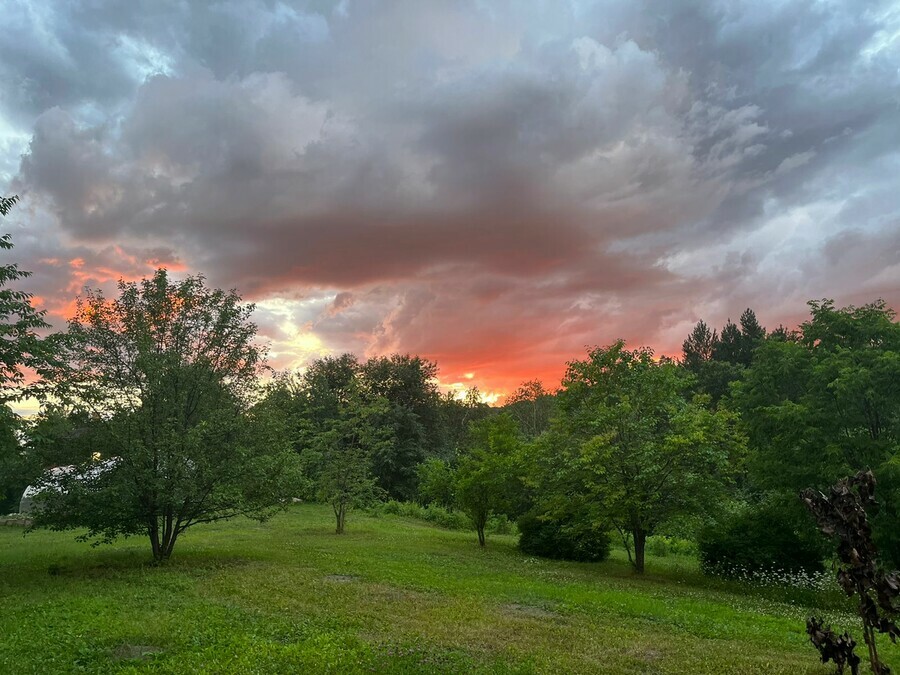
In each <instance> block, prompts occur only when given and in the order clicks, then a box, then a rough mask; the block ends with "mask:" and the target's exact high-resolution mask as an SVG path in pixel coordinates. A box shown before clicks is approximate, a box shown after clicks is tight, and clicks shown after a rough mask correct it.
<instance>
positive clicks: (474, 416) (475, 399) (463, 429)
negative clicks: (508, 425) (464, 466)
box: [439, 387, 493, 464]
mask: <svg viewBox="0 0 900 675" xmlns="http://www.w3.org/2000/svg"><path fill="white" fill-rule="evenodd" d="M439 406H440V412H441V422H442V426H443V428H444V434H445V436H444V447H443V451H442V453H441V457H442V459H444V460H447V461H449V462H450V463H451V464H453V463H455V462H456V460H457V457H458V455H459V454H460V453H461V452H462V451H463V448H464V447H465V445H466V442H467V441H468V438H469V425H470V424H472V422H477V421H478V420H482V419H484V418H485V417H489V416H490V415H491V414H492V413H493V411H492V409H491V407H490V406H489V405H488V404H487V403H485V402H484V401H482V400H481V393H480V392H479V391H478V387H471V388H469V389H467V390H466V393H465V396H464V397H463V398H462V399H460V398H458V397H457V395H456V394H454V393H453V392H447V393H446V394H445V395H444V396H442V397H441V398H440V403H439Z"/></svg>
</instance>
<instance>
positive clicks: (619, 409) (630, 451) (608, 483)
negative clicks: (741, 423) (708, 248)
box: [555, 341, 743, 572]
mask: <svg viewBox="0 0 900 675" xmlns="http://www.w3.org/2000/svg"><path fill="white" fill-rule="evenodd" d="M685 386H686V382H685V379H684V378H683V377H681V375H680V374H679V371H678V367H677V365H676V364H675V363H674V362H672V361H670V360H667V359H660V360H658V361H657V360H656V359H654V357H653V352H652V351H651V350H650V349H647V348H641V349H637V350H634V351H629V350H627V349H625V345H624V342H622V341H619V342H617V343H615V344H613V345H610V346H609V347H604V348H595V349H592V350H591V351H590V352H589V353H588V358H587V359H585V360H583V361H573V362H571V363H569V365H568V370H567V373H566V376H565V378H564V379H563V388H562V390H561V391H560V393H559V396H558V399H559V403H558V405H559V413H558V416H557V420H556V423H555V429H556V431H557V438H558V439H559V441H560V447H558V448H557V449H556V450H557V457H558V459H557V464H558V466H560V467H561V470H564V471H566V472H567V473H569V472H570V478H569V479H568V481H567V482H568V483H569V484H570V486H573V487H577V491H578V493H580V495H581V496H582V498H584V499H585V500H586V501H587V502H589V503H591V504H593V505H596V508H597V509H598V514H597V515H598V516H599V517H602V518H603V519H605V520H606V521H607V522H609V523H611V524H612V525H613V526H614V527H615V528H616V529H617V530H618V531H619V533H620V534H621V535H622V537H623V541H624V542H625V544H626V549H627V550H628V555H629V559H630V560H631V562H632V564H633V566H634V568H635V570H636V571H638V572H643V570H644V552H645V544H646V540H647V537H648V536H649V535H651V534H653V532H654V531H655V530H656V529H657V527H658V526H660V525H661V524H663V523H665V522H667V521H669V520H670V519H672V518H674V517H676V516H681V515H691V514H699V513H703V512H705V511H709V510H710V509H711V508H713V506H714V504H715V503H716V499H717V498H719V497H720V495H721V494H722V490H723V487H724V485H725V484H727V482H728V481H729V474H730V467H731V465H732V462H733V461H734V458H735V457H736V456H737V455H739V454H740V453H741V452H742V449H743V438H742V436H741V435H740V433H739V432H738V431H737V428H736V427H737V419H736V417H735V416H734V415H733V414H731V413H729V412H727V411H725V410H718V411H710V410H709V409H707V407H706V406H705V405H703V404H702V402H691V401H688V400H686V398H685V396H684V390H685ZM632 547H633V555H632Z"/></svg>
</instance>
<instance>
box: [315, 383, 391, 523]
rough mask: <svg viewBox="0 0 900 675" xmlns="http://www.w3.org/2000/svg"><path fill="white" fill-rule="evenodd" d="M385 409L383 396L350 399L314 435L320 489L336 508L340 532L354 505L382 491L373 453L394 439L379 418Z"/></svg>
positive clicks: (374, 498)
mask: <svg viewBox="0 0 900 675" xmlns="http://www.w3.org/2000/svg"><path fill="white" fill-rule="evenodd" d="M386 410H387V402H386V401H385V400H384V399H378V400H377V401H376V402H375V403H369V404H366V403H364V402H362V401H354V400H350V401H348V404H347V405H346V406H345V407H343V408H342V409H341V411H340V412H339V414H338V416H337V417H336V418H334V419H332V420H329V421H328V422H327V423H326V427H327V429H326V430H325V431H324V432H322V433H320V434H319V435H318V436H317V437H316V439H315V444H314V446H313V448H314V451H316V452H317V453H318V454H319V461H318V464H319V470H318V481H317V482H318V493H319V497H320V498H321V499H322V500H323V501H325V502H326V503H328V504H330V505H331V508H332V509H333V510H334V517H335V532H336V533H337V534H343V533H344V527H345V524H346V520H347V514H348V513H349V511H350V510H351V509H353V508H357V507H362V506H368V505H369V504H371V503H372V502H374V501H376V500H377V499H378V498H379V497H380V496H381V494H383V491H382V490H381V489H380V488H379V487H378V485H377V481H376V479H375V477H374V476H373V474H372V457H373V456H374V455H375V454H376V453H377V452H378V450H379V449H380V448H382V447H384V446H387V445H390V444H391V442H392V439H391V437H390V435H389V433H387V432H388V429H387V427H385V426H383V425H382V424H380V419H379V418H380V417H381V416H383V415H384V414H385V412H386Z"/></svg>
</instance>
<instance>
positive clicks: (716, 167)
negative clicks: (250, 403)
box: [0, 0, 900, 392]
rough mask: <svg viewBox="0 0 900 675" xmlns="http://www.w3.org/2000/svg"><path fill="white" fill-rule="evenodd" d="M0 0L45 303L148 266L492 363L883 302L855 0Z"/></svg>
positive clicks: (296, 333)
mask: <svg viewBox="0 0 900 675" xmlns="http://www.w3.org/2000/svg"><path fill="white" fill-rule="evenodd" d="M9 16H10V26H11V28H12V30H9V31H7V32H6V33H5V34H4V36H3V37H2V38H0V64H3V65H2V66H0V80H2V82H3V83H4V85H5V91H7V92H8V94H7V96H5V97H4V99H3V101H0V121H2V122H3V124H0V152H6V156H4V157H2V158H0V171H5V172H7V173H12V174H14V175H12V177H11V180H10V183H9V185H8V188H7V189H8V190H10V191H17V192H20V193H21V194H22V195H23V197H24V201H23V204H22V206H21V208H19V209H18V211H17V212H16V215H15V216H14V217H13V218H12V219H11V220H10V225H11V226H12V227H13V228H14V231H15V235H16V240H17V242H18V246H17V248H16V249H15V254H16V256H17V257H18V259H20V260H22V261H23V266H24V267H26V268H28V267H31V268H32V269H34V270H35V271H36V272H37V274H36V275H35V277H33V278H32V279H33V282H34V287H35V288H36V289H37V290H36V292H38V293H39V295H40V296H41V298H42V301H43V302H44V303H46V306H48V307H51V306H52V307H53V308H54V309H53V311H54V312H55V313H56V314H57V315H59V316H63V315H64V314H65V308H66V307H67V303H69V302H70V301H71V297H72V295H73V294H74V293H76V292H77V291H78V289H79V288H80V287H81V286H82V285H83V284H84V283H88V284H95V285H104V284H106V285H108V284H109V283H110V282H111V280H113V279H114V278H115V276H116V275H117V274H121V275H124V276H125V277H126V278H133V277H136V276H140V275H142V274H146V273H147V272H148V271H149V270H151V269H152V267H153V265H155V264H168V265H170V266H174V267H176V268H177V269H178V270H179V273H181V274H185V273H189V272H203V273H205V274H207V276H208V277H209V278H210V280H211V282H212V283H215V284H216V285H220V286H225V287H237V288H239V289H240V290H242V291H243V292H244V294H245V295H246V296H247V297H248V298H250V299H253V300H255V301H257V303H258V309H257V316H258V320H259V324H260V329H261V332H262V334H263V335H264V336H265V337H266V338H267V339H270V340H271V341H272V345H273V349H272V353H273V359H274V360H275V361H276V362H277V364H279V365H280V366H283V367H287V366H292V367H293V366H297V365H302V363H303V362H304V361H305V360H307V359H309V358H314V357H315V356H317V355H321V354H323V353H328V352H329V351H343V350H353V351H356V352H358V353H360V354H374V353H380V352H383V351H389V350H397V351H404V352H406V351H409V352H418V353H422V354H423V355H425V356H428V357H430V358H435V359H437V360H438V361H439V362H440V363H441V364H442V366H443V367H444V368H445V377H446V378H447V382H459V381H462V380H463V379H466V381H469V380H468V379H467V378H464V375H465V374H466V373H471V374H472V375H473V378H472V380H471V381H472V382H474V383H476V384H479V386H483V388H484V387H489V388H491V389H492V390H494V391H498V392H501V391H504V390H509V389H511V388H512V387H513V386H514V385H515V384H516V382H517V381H518V380H522V379H527V378H530V377H532V376H535V375H537V376H540V377H544V378H548V379H551V380H552V379H553V378H558V376H559V375H560V374H561V372H562V368H563V365H564V362H565V361H566V360H568V359H571V358H575V357H577V356H579V355H580V354H581V353H582V351H583V348H584V347H585V346H586V345H590V344H598V343H600V344H602V343H608V342H611V341H612V340H614V339H616V338H618V337H625V338H628V339H629V340H631V341H633V342H636V343H638V342H639V343H646V344H651V345H654V346H655V347H657V348H658V349H659V350H660V351H664V352H669V353H673V352H675V351H677V349H678V348H679V346H680V342H681V340H682V339H683V337H684V334H686V333H687V331H688V330H689V329H690V326H691V324H692V323H693V322H694V321H695V320H697V319H699V318H704V319H706V320H707V321H708V322H710V323H713V324H716V325H718V324H721V323H722V322H724V320H725V319H726V318H727V317H729V316H731V317H732V318H733V317H735V316H737V315H739V313H740V312H741V311H742V310H743V308H744V307H746V306H753V307H755V308H756V310H757V313H758V314H759V315H760V317H761V319H762V320H763V321H764V322H766V323H769V324H771V325H775V324H777V323H778V322H780V321H785V322H790V321H793V320H795V319H796V318H797V317H798V316H801V315H802V313H803V311H804V309H805V305H804V303H805V301H806V300H807V299H809V298H810V297H823V296H833V297H835V298H836V299H837V300H838V301H839V302H841V301H847V302H849V301H853V302H859V301H860V298H867V297H868V296H869V295H871V296H872V297H874V296H875V295H881V296H883V297H885V299H887V300H888V301H889V302H891V303H893V304H894V305H895V306H897V305H900V278H898V276H897V267H896V256H895V255H894V254H895V253H896V232H897V231H898V223H900V201H898V197H897V195H896V190H895V188H894V186H893V179H892V176H895V175H896V170H897V168H898V164H900V153H898V151H897V148H898V147H900V124H898V122H900V120H898V116H900V113H898V110H897V105H896V100H895V97H894V96H893V94H892V92H894V91H896V90H897V86H898V84H900V82H898V79H900V75H898V73H900V69H898V65H900V40H898V39H897V35H898V34H900V15H898V14H897V13H896V11H893V10H892V9H891V5H890V4H889V3H886V2H885V3H869V4H867V6H866V7H865V8H863V9H859V8H854V7H851V6H849V5H840V4H837V5H835V4H827V3H817V2H811V1H810V2H797V3H786V4H785V3H762V4H761V3H758V2H750V1H749V0H748V1H747V2H727V3H726V2H721V3H720V2H680V3H662V2H655V1H652V0H647V1H646V2H634V3H632V2H628V3H626V2H611V3H609V2H603V3H599V2H598V3H593V2H571V3H568V2H567V3H551V4H548V5H546V6H542V5H541V4H540V3H536V4H534V5H529V6H527V7H525V6H522V5H517V4H513V3H507V2H504V1H502V0H497V1H496V2H475V0H472V1H471V2H469V1H464V2H449V1H447V2H430V3H421V2H413V1H412V0H396V1H381V2H371V3H354V2H350V3H347V2H341V3H338V2H321V3H305V2H293V3H270V2H262V1H260V2H255V1H253V0H231V1H229V2H213V3H155V2H154V3H149V2H148V3H142V2H130V3H110V4H109V5H108V6H107V7H105V8H103V9H100V8H98V7H97V6H96V5H95V4H94V3H78V2H72V3H59V4H55V5H54V4H48V5H43V6H41V7H40V8H36V7H33V6H32V4H28V3H19V4H14V5H13V6H12V9H11V11H10V13H9ZM23 139H30V140H29V141H27V143H26V142H25V141H24V140H23ZM22 152H24V154H23V155H22V157H21V160H17V157H16V154H17V153H22ZM3 167H6V168H3ZM76 259H77V260H81V261H83V264H82V265H78V266H73V265H72V264H70V261H72V260H76ZM47 261H56V262H53V263H50V262H47ZM844 299H846V300H844ZM863 301H864V300H863Z"/></svg>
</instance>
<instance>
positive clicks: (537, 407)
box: [503, 380, 555, 438]
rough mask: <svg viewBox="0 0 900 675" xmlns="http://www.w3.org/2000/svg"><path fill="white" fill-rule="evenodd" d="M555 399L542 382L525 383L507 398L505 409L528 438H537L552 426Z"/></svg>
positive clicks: (530, 381) (531, 381)
mask: <svg viewBox="0 0 900 675" xmlns="http://www.w3.org/2000/svg"><path fill="white" fill-rule="evenodd" d="M554 403H555V399H554V398H553V394H551V393H550V392H549V391H547V389H545V388H544V385H543V383H542V382H541V381H540V380H529V381H528V382H523V383H522V384H521V385H520V386H519V388H518V389H516V390H515V391H514V392H513V393H512V394H510V395H509V396H508V397H507V398H506V402H505V403H504V405H503V409H504V410H505V411H507V412H509V413H510V414H512V415H513V417H515V418H516V420H518V422H519V427H520V428H521V429H522V433H523V434H525V436H526V437H527V438H537V437H538V436H540V435H541V434H542V433H543V432H545V431H546V430H547V429H548V428H549V426H550V418H551V417H552V416H553V410H554Z"/></svg>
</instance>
